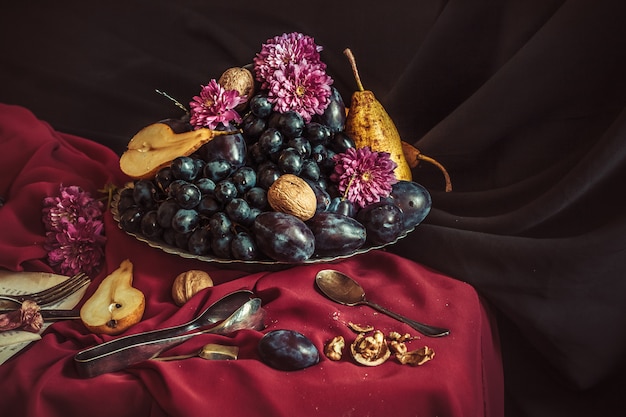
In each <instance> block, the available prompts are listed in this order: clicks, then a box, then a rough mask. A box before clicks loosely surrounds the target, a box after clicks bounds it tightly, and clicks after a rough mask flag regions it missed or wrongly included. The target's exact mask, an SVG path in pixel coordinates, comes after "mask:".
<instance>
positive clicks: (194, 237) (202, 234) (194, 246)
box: [187, 227, 211, 255]
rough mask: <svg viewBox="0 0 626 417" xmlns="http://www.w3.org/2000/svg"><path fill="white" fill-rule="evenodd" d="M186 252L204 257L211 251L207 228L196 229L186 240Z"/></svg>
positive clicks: (209, 234)
mask: <svg viewBox="0 0 626 417" xmlns="http://www.w3.org/2000/svg"><path fill="white" fill-rule="evenodd" d="M187 250H188V251H189V253H191V254H192V255H206V254H207V253H209V251H210V250H211V233H210V232H209V229H208V228H207V227H198V228H197V229H196V230H194V231H193V232H192V233H191V234H190V235H189V238H188V239H187Z"/></svg>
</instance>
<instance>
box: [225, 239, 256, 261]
mask: <svg viewBox="0 0 626 417" xmlns="http://www.w3.org/2000/svg"><path fill="white" fill-rule="evenodd" d="M230 252H231V255H232V257H233V258H234V259H239V260H242V261H252V260H255V259H258V257H259V249H258V248H257V245H256V243H255V241H254V238H253V237H252V236H251V235H250V233H247V232H239V233H237V234H236V235H235V236H234V237H233V239H232V241H231V242H230Z"/></svg>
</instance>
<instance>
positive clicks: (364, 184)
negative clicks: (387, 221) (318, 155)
mask: <svg viewBox="0 0 626 417" xmlns="http://www.w3.org/2000/svg"><path fill="white" fill-rule="evenodd" d="M390 156H391V155H390V154H389V153H388V152H374V151H372V150H371V149H370V148H369V147H368V146H366V147H363V148H359V149H356V148H350V149H348V150H346V152H345V153H339V154H336V155H335V156H334V157H333V160H334V161H335V164H336V165H335V170H334V172H333V173H332V174H331V176H330V179H331V181H333V182H335V183H337V186H338V189H339V191H340V192H341V193H343V196H344V198H346V199H347V200H348V201H350V202H352V203H354V204H355V205H358V206H359V207H361V208H363V207H366V206H368V205H370V204H373V203H377V202H379V201H380V199H381V198H384V197H388V196H389V194H390V193H391V189H392V186H393V184H395V183H396V182H398V180H397V179H396V176H395V174H394V172H393V171H394V169H396V166H397V164H396V163H395V162H394V161H393V160H392V159H391V157H390Z"/></svg>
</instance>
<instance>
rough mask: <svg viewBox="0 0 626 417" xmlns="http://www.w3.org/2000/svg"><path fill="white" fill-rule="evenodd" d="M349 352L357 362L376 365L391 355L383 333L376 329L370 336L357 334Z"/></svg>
mask: <svg viewBox="0 0 626 417" xmlns="http://www.w3.org/2000/svg"><path fill="white" fill-rule="evenodd" d="M350 352H351V353H352V357H353V358H354V360H355V361H356V362H357V363H360V364H361V365H366V366H377V365H380V364H382V363H384V362H385V361H386V360H387V359H389V357H390V356H391V350H390V349H389V347H388V346H387V342H386V341H385V335H384V334H383V333H382V332H381V331H380V330H376V331H374V333H373V334H372V335H370V336H368V335H366V334H365V333H361V334H359V335H358V336H357V337H356V339H355V340H354V342H353V343H352V344H351V345H350Z"/></svg>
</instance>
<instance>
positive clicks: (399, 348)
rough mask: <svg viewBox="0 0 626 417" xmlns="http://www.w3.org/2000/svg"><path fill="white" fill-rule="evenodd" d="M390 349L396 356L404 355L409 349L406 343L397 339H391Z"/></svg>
mask: <svg viewBox="0 0 626 417" xmlns="http://www.w3.org/2000/svg"><path fill="white" fill-rule="evenodd" d="M388 345H389V349H391V351H392V352H393V354H394V355H396V357H398V355H403V354H405V353H406V352H407V351H408V348H407V347H406V344H405V343H404V342H398V341H397V340H391V341H390V342H389V343H388Z"/></svg>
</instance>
